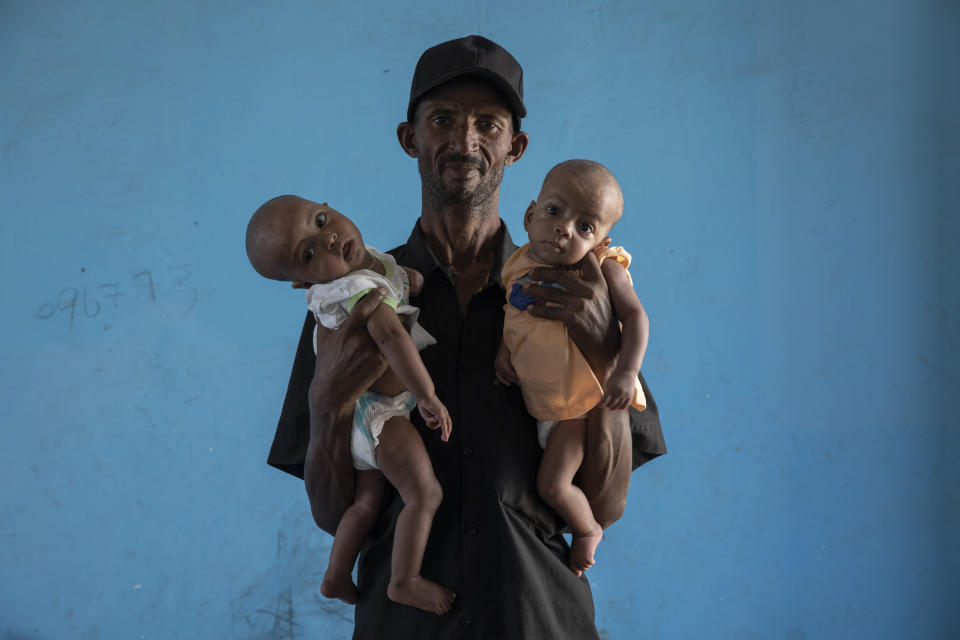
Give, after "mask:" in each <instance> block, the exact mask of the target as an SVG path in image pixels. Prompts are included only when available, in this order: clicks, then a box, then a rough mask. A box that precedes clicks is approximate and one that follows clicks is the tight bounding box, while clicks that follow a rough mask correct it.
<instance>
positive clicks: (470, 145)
mask: <svg viewBox="0 0 960 640" xmlns="http://www.w3.org/2000/svg"><path fill="white" fill-rule="evenodd" d="M452 135H453V140H452V142H453V146H454V148H455V149H456V150H457V151H458V152H459V153H461V154H464V155H466V154H468V153H472V152H474V151H476V150H477V147H478V146H479V144H478V143H479V138H478V136H477V131H476V129H474V127H473V126H472V125H471V124H470V123H469V122H464V123H461V124H460V125H458V126H456V127H454V128H453V134H452Z"/></svg>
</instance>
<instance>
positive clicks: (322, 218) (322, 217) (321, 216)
mask: <svg viewBox="0 0 960 640" xmlns="http://www.w3.org/2000/svg"><path fill="white" fill-rule="evenodd" d="M325 224H327V214H325V213H318V214H317V226H318V227H322V226H323V225H325Z"/></svg>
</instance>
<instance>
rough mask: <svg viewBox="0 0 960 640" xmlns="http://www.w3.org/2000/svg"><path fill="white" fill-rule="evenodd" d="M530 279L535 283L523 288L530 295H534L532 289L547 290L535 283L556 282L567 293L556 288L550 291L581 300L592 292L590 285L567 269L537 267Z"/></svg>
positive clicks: (546, 297)
mask: <svg viewBox="0 0 960 640" xmlns="http://www.w3.org/2000/svg"><path fill="white" fill-rule="evenodd" d="M594 262H596V258H594ZM599 269H600V267H597V270H598V271H599ZM600 278H603V273H602V272H601V273H600ZM530 279H531V280H533V281H534V282H532V283H530V284H528V285H527V286H525V287H524V288H523V290H524V291H526V292H527V293H529V294H530V295H534V294H533V292H532V289H533V288H534V287H537V290H538V291H539V290H540V289H546V288H547V287H543V286H542V285H537V284H535V282H556V283H557V284H559V285H560V286H561V287H563V288H564V289H565V290H566V291H561V290H560V289H557V288H556V287H549V290H550V291H554V292H556V293H566V294H568V295H572V296H576V297H581V298H583V297H588V296H589V295H590V292H591V289H590V286H589V285H588V284H585V283H584V282H583V279H582V278H578V277H576V276H575V275H574V274H573V273H571V272H570V271H567V270H566V269H551V268H549V267H537V268H536V269H533V270H532V271H531V272H530ZM534 297H540V296H534ZM543 298H544V299H549V296H543ZM551 301H552V300H551Z"/></svg>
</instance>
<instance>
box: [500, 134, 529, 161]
mask: <svg viewBox="0 0 960 640" xmlns="http://www.w3.org/2000/svg"><path fill="white" fill-rule="evenodd" d="M529 144H530V136H528V135H527V134H526V133H525V132H523V131H517V132H516V133H515V134H513V139H511V140H510V151H509V152H508V153H507V157H506V158H505V159H504V161H503V164H505V165H511V164H513V163H514V162H516V161H517V160H519V159H520V158H522V157H523V153H524V152H525V151H526V150H527V145H529Z"/></svg>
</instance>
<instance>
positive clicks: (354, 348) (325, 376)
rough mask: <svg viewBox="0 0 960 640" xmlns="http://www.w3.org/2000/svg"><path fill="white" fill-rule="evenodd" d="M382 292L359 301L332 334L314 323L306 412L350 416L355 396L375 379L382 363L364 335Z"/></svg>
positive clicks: (379, 373)
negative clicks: (314, 354)
mask: <svg viewBox="0 0 960 640" xmlns="http://www.w3.org/2000/svg"><path fill="white" fill-rule="evenodd" d="M385 295H386V292H385V291H384V290H383V289H380V288H377V289H374V290H373V291H371V292H370V293H368V294H367V295H365V296H364V297H363V298H361V299H360V300H359V301H358V302H357V304H356V305H355V306H354V307H353V311H351V312H350V315H349V316H348V317H347V319H346V320H345V321H344V322H343V324H342V325H340V328H339V329H337V330H336V331H334V330H331V329H327V328H326V327H324V326H322V325H321V324H319V323H317V354H318V357H317V362H316V366H315V368H314V370H313V382H311V383H310V411H311V413H313V412H322V411H332V412H333V413H334V414H335V415H337V416H338V417H339V416H340V415H341V414H343V413H344V412H349V413H353V403H354V402H355V401H356V399H357V397H358V396H359V395H360V394H361V393H362V392H363V391H365V390H366V389H368V388H369V387H370V385H372V384H373V383H374V381H376V379H377V378H379V377H380V376H381V375H382V374H383V372H384V370H385V369H386V364H385V361H384V358H383V354H382V353H381V352H380V349H378V348H377V345H376V344H375V343H374V341H373V339H371V338H370V334H369V333H368V332H367V318H369V317H370V314H372V313H373V312H374V311H375V310H376V309H377V307H379V306H380V303H381V302H382V301H383V298H384V296H385Z"/></svg>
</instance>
